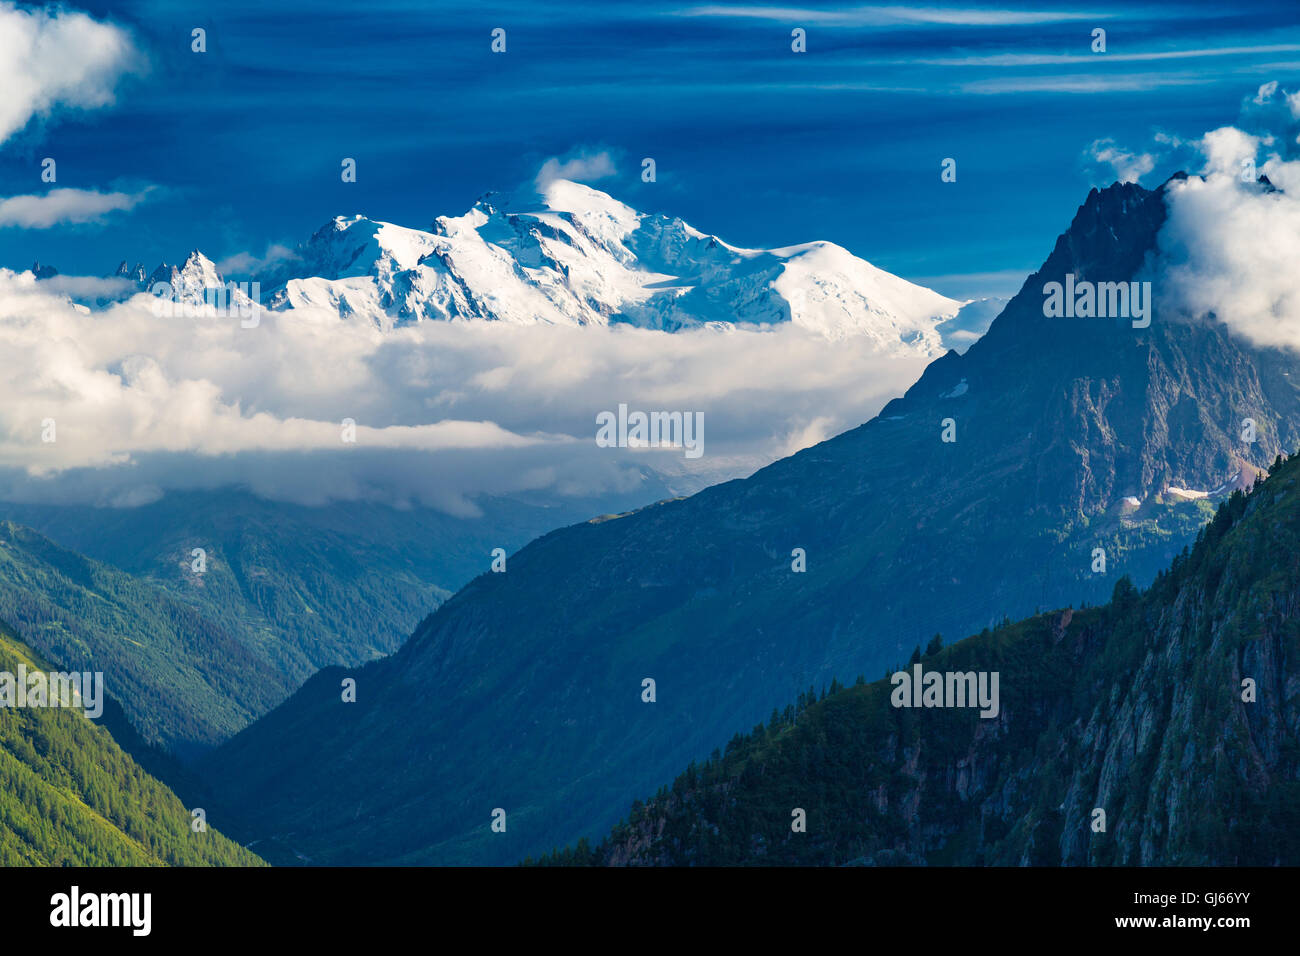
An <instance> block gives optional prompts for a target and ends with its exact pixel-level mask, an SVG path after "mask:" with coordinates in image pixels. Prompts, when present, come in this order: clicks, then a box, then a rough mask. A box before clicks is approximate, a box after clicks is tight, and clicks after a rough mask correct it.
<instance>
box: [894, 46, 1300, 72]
mask: <svg viewBox="0 0 1300 956" xmlns="http://www.w3.org/2000/svg"><path fill="white" fill-rule="evenodd" d="M1297 51H1300V44H1297V43H1278V44H1273V45H1270V46H1232V47H1201V48H1199V49H1195V50H1161V51H1158V52H1151V53H1106V54H1104V55H1102V54H1097V53H1080V54H1076V53H992V54H989V55H987V56H962V57H936V58H919V59H909V60H906V61H903V62H908V63H918V64H921V65H923V66H980V67H989V66H1059V65H1062V64H1069V63H1093V64H1102V63H1146V62H1156V61H1161V60H1188V59H1197V58H1200V57H1218V56H1261V55H1263V54H1265V53H1295V52H1297Z"/></svg>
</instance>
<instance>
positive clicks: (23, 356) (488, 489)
mask: <svg viewBox="0 0 1300 956" xmlns="http://www.w3.org/2000/svg"><path fill="white" fill-rule="evenodd" d="M75 287H76V286H75V284H74V285H73V286H70V287H69V286H65V287H64V288H75ZM58 288H59V287H57V286H55V287H51V286H50V285H49V284H47V283H39V282H37V281H35V280H34V279H33V277H32V276H31V274H30V273H17V274H15V273H12V272H8V271H5V270H0V354H2V355H4V356H5V361H4V362H2V363H0V497H3V498H14V499H23V500H46V501H55V502H59V501H88V502H92V503H98V504H138V503H143V502H146V501H148V500H151V499H152V498H156V497H157V496H158V495H159V494H160V493H162V492H163V491H164V490H167V489H170V488H178V489H180V488H210V487H217V486H222V485H228V484H241V485H245V486H247V487H250V488H251V489H252V490H253V491H255V492H256V493H258V494H261V495H264V496H266V497H270V498H275V499H281V500H293V501H299V502H305V503H312V504H314V503H321V502H325V501H329V500H356V499H368V500H382V501H388V502H391V503H395V504H407V503H420V504H425V505H429V506H432V507H437V508H441V509H443V510H446V511H449V512H451V513H455V514H473V513H475V506H474V504H473V499H474V498H475V497H476V496H478V495H482V494H491V495H504V494H511V493H515V492H545V493H548V494H556V495H571V496H597V495H601V494H604V493H608V492H628V491H632V490H634V489H635V488H636V487H638V485H639V484H640V483H644V481H645V478H644V477H643V470H644V469H646V468H649V469H653V470H655V471H657V472H660V473H661V474H670V475H675V476H677V477H676V478H674V479H672V480H673V481H674V482H677V483H676V484H674V485H673V487H680V488H681V489H682V490H692V489H693V488H694V487H698V486H699V484H700V483H701V482H703V481H705V480H716V479H719V478H723V477H732V476H735V475H738V474H746V473H748V472H749V471H751V470H753V469H754V468H756V467H759V466H761V465H762V464H765V463H767V462H768V461H771V460H772V459H774V458H776V457H778V456H780V455H783V454H789V453H790V452H792V451H795V450H797V449H798V448H799V447H802V446H804V445H807V444H810V443H813V442H815V441H817V440H819V439H821V438H823V437H825V436H827V435H832V434H835V433H837V432H839V431H842V430H844V429H846V428H850V427H853V426H855V425H857V424H859V423H861V422H862V421H865V420H867V419H868V418H870V417H871V416H872V415H873V414H875V412H876V411H878V410H879V408H880V407H881V406H882V405H883V403H884V402H885V401H887V400H888V399H889V398H891V397H893V396H894V395H897V394H901V392H902V391H903V390H904V389H905V388H906V387H907V386H908V385H910V384H911V383H912V382H913V381H914V380H915V379H916V377H917V376H918V375H919V373H920V371H921V369H922V367H923V366H924V364H925V360H924V359H921V358H915V359H913V358H907V359H888V358H881V357H879V356H878V355H876V354H874V352H873V351H872V350H871V347H870V345H869V344H867V343H863V345H862V347H861V348H852V347H846V346H845V344H844V343H842V342H841V343H834V342H830V341H828V340H827V339H825V338H824V337H822V336H818V335H814V334H810V333H807V332H804V331H802V330H800V329H797V328H794V327H788V328H787V327H782V328H778V329H777V330H775V331H771V332H754V331H743V330H734V331H723V330H714V329H705V330H700V331H698V332H677V333H665V332H655V331H647V330H640V329H634V328H627V327H614V328H598V327H589V328H563V327H555V326H538V327H519V326H508V325H504V324H496V323H488V322H459V323H449V322H426V323H422V324H419V325H416V326H411V327H403V328H399V329H396V330H394V331H391V332H388V333H383V332H380V331H378V330H375V329H374V328H373V327H370V326H368V325H367V324H364V323H361V322H349V321H347V320H340V319H339V318H338V317H337V315H335V314H332V313H324V312H320V313H316V312H312V311H310V310H304V309H299V310H294V311H292V312H289V313H283V314H281V313H274V312H267V313H263V314H262V315H261V321H260V323H259V324H258V326H257V327H256V328H251V329H250V328H242V327H241V323H240V320H239V319H238V318H225V317H217V316H216V314H215V313H213V314H211V315H207V316H205V317H200V318H159V317H157V316H155V315H154V311H153V309H152V300H151V299H150V298H149V297H148V296H145V295H140V296H137V297H135V298H134V299H132V300H130V301H128V302H126V303H121V304H118V305H114V306H111V307H109V308H108V309H106V310H104V311H99V312H89V311H86V310H83V309H81V308H78V307H76V306H74V305H73V304H72V302H71V301H70V300H69V299H68V298H67V297H66V295H63V294H60V292H59V291H57V289H58ZM620 403H625V404H627V405H628V407H629V408H630V409H633V410H643V411H647V412H650V411H661V410H662V411H682V412H701V413H703V415H704V423H705V428H704V446H703V447H704V455H703V457H702V458H700V459H699V460H698V461H688V460H686V459H685V458H684V457H683V455H682V452H681V450H680V449H678V450H670V449H656V450H637V449H626V448H600V447H597V445H596V443H595V435H596V415H597V414H598V413H599V412H601V411H616V410H617V408H618V406H619V404H620ZM344 419H353V420H354V421H355V422H356V441H355V442H354V443H353V442H345V441H344V440H343V437H344V436H343V427H342V422H343V421H344ZM48 420H53V422H54V429H55V431H54V437H55V439H56V440H55V441H53V442H47V441H43V438H44V437H48V429H47V425H48Z"/></svg>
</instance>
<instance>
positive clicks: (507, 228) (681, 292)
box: [262, 180, 992, 356]
mask: <svg viewBox="0 0 1300 956" xmlns="http://www.w3.org/2000/svg"><path fill="white" fill-rule="evenodd" d="M298 252H299V257H300V258H299V259H297V260H295V261H294V262H293V264H292V266H291V267H290V268H289V270H287V271H281V272H280V273H279V274H278V275H275V276H268V277H264V278H263V280H262V288H263V290H264V292H265V294H266V295H267V296H268V298H267V299H265V301H268V303H269V305H270V307H271V308H274V309H286V310H287V309H296V308H306V307H324V308H326V309H329V310H333V311H337V312H338V313H339V314H340V315H341V316H345V317H357V318H359V319H362V320H365V321H369V322H373V323H374V324H375V325H376V326H378V327H380V328H384V329H389V328H392V327H394V326H397V325H402V324H405V323H410V322H419V321H425V320H448V319H451V320H455V319H475V320H483V319H487V320H494V321H501V322H509V323H517V324H534V323H550V324H556V325H575V326H581V325H610V324H615V323H627V324H630V325H635V326H639V327H641V328H649V329H662V330H666V331H676V330H679V329H686V328H693V327H698V326H702V325H709V324H713V323H719V324H725V325H735V326H748V327H756V326H763V325H775V324H780V323H785V322H793V323H794V324H795V325H798V326H802V327H805V328H808V329H811V330H814V331H817V332H820V333H822V334H824V335H826V336H828V337H830V338H833V339H840V338H846V337H849V336H864V337H866V338H868V339H871V340H872V341H873V342H874V344H875V346H876V347H877V348H878V349H880V350H881V351H883V352H886V353H899V354H918V353H919V354H923V355H930V356H933V355H939V354H942V353H943V352H944V351H946V349H947V348H948V347H951V346H955V347H958V348H964V347H965V346H966V345H968V344H969V338H970V336H969V331H968V330H967V329H966V328H965V325H966V324H965V323H960V322H958V323H953V322H952V321H951V320H953V319H955V318H956V317H957V315H958V313H959V312H960V311H961V310H962V308H963V306H965V305H967V304H968V303H963V302H959V301H957V300H955V299H949V298H947V297H945V296H943V295H940V294H939V293H937V292H934V291H933V290H930V289H926V288H924V287H922V286H918V285H915V284H913V283H911V282H908V281H906V280H904V279H901V278H899V277H898V276H895V275H891V274H890V273H888V272H885V271H883V270H881V269H878V268H876V267H875V266H873V265H871V263H869V262H866V261H865V260H862V259H859V258H857V257H856V256H854V255H852V254H851V253H849V252H848V251H847V250H845V249H843V248H841V247H840V246H837V245H834V244H833V243H829V242H810V243H804V244H802V245H794V246H787V247H784V248H778V249H742V248H738V247H736V246H732V245H729V244H727V243H725V242H723V241H722V240H721V239H719V238H717V237H716V236H711V235H706V234H705V233H702V232H700V231H698V230H696V229H694V228H692V227H691V226H690V225H688V224H687V223H685V222H683V221H682V220H680V219H677V218H673V217H668V216H662V215H649V214H645V213H639V212H637V211H636V210H634V209H632V208H631V207H629V206H627V205H625V204H623V203H621V202H619V201H618V200H616V199H613V198H612V197H610V196H608V195H606V194H605V193H603V192H600V191H599V190H596V189H593V188H591V187H589V186H584V185H582V184H579V183H575V182H569V181H567V180H555V181H553V182H551V183H550V184H549V185H548V186H546V187H545V190H544V191H543V192H542V193H540V194H531V195H527V196H524V197H523V198H522V199H521V198H520V197H519V196H517V195H516V196H510V195H505V194H500V193H489V194H488V195H486V196H484V197H483V198H482V199H481V200H480V201H479V202H477V203H476V204H475V205H474V208H472V209H471V210H470V211H469V212H467V213H466V214H465V215H463V216H456V217H449V216H442V217H439V218H438V219H437V220H436V221H435V222H434V223H433V226H432V228H431V230H430V231H428V232H423V231H420V230H417V229H409V228H406V227H403V226H397V225H393V224H391V223H385V222H377V221H374V220H371V219H366V218H364V217H362V216H354V217H351V218H347V217H338V218H336V219H334V220H333V221H331V222H329V223H327V224H326V225H325V226H324V227H323V228H321V229H320V230H319V231H318V232H317V233H316V234H315V235H314V236H312V237H311V239H310V240H309V241H308V242H306V243H305V244H304V245H303V246H302V247H301V248H300V249H299V250H298ZM985 311H987V309H986V310H985ZM988 319H990V320H991V319H992V315H989V316H988ZM945 322H947V323H949V325H952V326H953V328H954V332H956V333H957V335H956V336H954V337H953V338H952V340H951V341H950V340H949V337H948V336H947V335H946V334H945V332H944V331H943V330H942V329H940V328H939V326H940V325H941V324H942V323H945ZM984 324H985V325H987V322H985V323H984ZM981 331H982V329H981ZM963 336H964V338H963Z"/></svg>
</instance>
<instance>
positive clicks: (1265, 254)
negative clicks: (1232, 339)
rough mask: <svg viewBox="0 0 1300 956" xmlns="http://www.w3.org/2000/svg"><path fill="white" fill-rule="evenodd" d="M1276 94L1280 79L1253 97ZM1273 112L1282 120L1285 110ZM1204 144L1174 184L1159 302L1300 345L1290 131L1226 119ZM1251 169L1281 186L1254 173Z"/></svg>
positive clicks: (1160, 257) (1269, 340)
mask: <svg viewBox="0 0 1300 956" xmlns="http://www.w3.org/2000/svg"><path fill="white" fill-rule="evenodd" d="M1277 94H1278V88H1277V86H1276V85H1275V84H1272V83H1268V84H1264V86H1262V87H1260V90H1259V93H1258V94H1257V96H1256V97H1255V98H1254V100H1255V101H1258V102H1252V104H1251V105H1252V106H1254V105H1262V106H1265V107H1268V106H1270V105H1273V106H1275V105H1276V104H1277V103H1278V102H1279V98H1278V95H1277ZM1285 96H1286V94H1285V93H1283V94H1282V98H1281V100H1280V102H1283V103H1285ZM1287 112H1288V113H1289V108H1287ZM1247 113H1248V116H1247V118H1250V117H1254V118H1256V119H1257V118H1258V117H1259V115H1260V114H1259V113H1256V112H1254V111H1247ZM1274 117H1275V118H1278V119H1280V120H1281V122H1282V124H1283V125H1284V126H1285V125H1286V123H1287V118H1286V116H1283V115H1280V114H1277V113H1276V112H1275V113H1274ZM1199 146H1200V149H1201V151H1202V153H1203V155H1204V157H1205V166H1204V170H1203V171H1202V175H1200V176H1192V177H1189V178H1188V179H1187V180H1185V181H1182V182H1174V183H1171V184H1170V188H1169V191H1168V209H1169V215H1168V218H1167V219H1166V222H1165V225H1164V227H1163V228H1162V230H1161V233H1160V236H1159V240H1158V254H1157V256H1156V257H1155V259H1154V261H1153V264H1152V265H1153V268H1154V270H1155V279H1154V282H1155V285H1154V289H1155V291H1156V294H1157V296H1158V300H1157V308H1158V310H1160V312H1162V313H1165V314H1169V315H1171V316H1179V315H1182V316H1189V317H1200V316H1204V315H1206V314H1210V313H1212V314H1213V315H1215V316H1216V317H1217V318H1219V319H1220V320H1222V321H1223V322H1225V323H1227V324H1228V326H1229V327H1231V328H1232V329H1233V330H1234V331H1236V332H1237V333H1239V334H1241V335H1243V336H1245V337H1246V338H1248V339H1249V340H1250V341H1252V342H1254V343H1256V344H1258V345H1264V346H1283V347H1290V348H1300V284H1297V282H1296V273H1295V263H1296V261H1297V260H1300V160H1297V159H1287V158H1286V155H1287V154H1288V137H1287V136H1286V135H1281V133H1280V132H1279V133H1270V132H1269V131H1265V130H1261V129H1259V128H1256V129H1255V130H1254V131H1253V132H1251V131H1247V130H1244V129H1240V128H1237V127H1223V128H1221V129H1217V130H1213V131H1211V132H1209V133H1207V134H1205V136H1203V137H1202V138H1201V140H1200V141H1199ZM1243 162H1246V163H1247V164H1246V165H1245V166H1243ZM1253 169H1257V170H1258V173H1260V174H1262V175H1263V176H1266V177H1267V178H1268V180H1269V181H1270V182H1271V183H1272V184H1273V186H1274V187H1276V188H1269V187H1267V186H1266V185H1264V184H1263V183H1259V182H1255V181H1254V179H1253V178H1252V177H1251V175H1250V174H1251V172H1252V170H1253Z"/></svg>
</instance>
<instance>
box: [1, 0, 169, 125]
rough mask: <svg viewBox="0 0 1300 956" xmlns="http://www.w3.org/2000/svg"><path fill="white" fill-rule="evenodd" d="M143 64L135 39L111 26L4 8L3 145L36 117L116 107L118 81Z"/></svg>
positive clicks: (78, 16)
mask: <svg viewBox="0 0 1300 956" xmlns="http://www.w3.org/2000/svg"><path fill="white" fill-rule="evenodd" d="M143 64H144V58H143V56H142V55H141V53H140V52H139V50H137V49H136V47H135V45H134V43H133V42H132V39H131V36H130V35H129V34H128V33H127V32H126V31H124V30H122V29H121V28H120V27H117V26H114V25H113V24H111V23H101V22H99V21H97V20H94V19H92V18H91V17H89V16H87V15H86V14H84V13H81V12H79V11H74V10H68V9H66V8H60V7H55V6H50V7H46V8H43V9H36V10H22V9H19V8H18V7H17V5H16V4H13V3H8V2H0V90H3V91H4V93H3V95H0V143H3V142H4V141H5V140H7V139H8V138H9V137H10V136H12V135H13V134H14V133H16V132H18V131H19V130H21V129H22V128H23V127H24V126H26V125H27V124H28V123H29V122H30V121H31V120H32V118H33V117H46V116H50V115H51V114H53V113H54V112H56V111H57V110H59V109H64V108H66V109H97V108H100V107H103V106H108V105H110V104H112V103H113V101H114V90H115V88H116V86H117V84H118V82H119V80H121V78H122V77H123V76H125V75H127V74H129V73H134V72H139V71H140V70H141V69H142V68H143Z"/></svg>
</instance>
